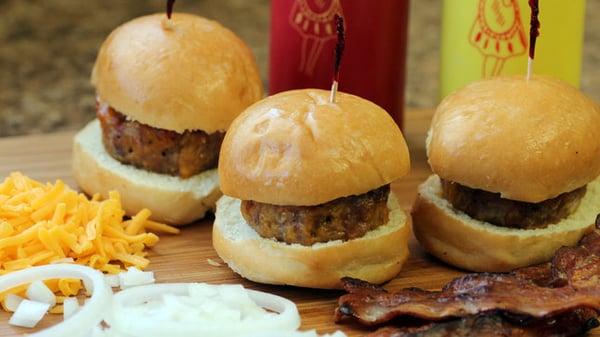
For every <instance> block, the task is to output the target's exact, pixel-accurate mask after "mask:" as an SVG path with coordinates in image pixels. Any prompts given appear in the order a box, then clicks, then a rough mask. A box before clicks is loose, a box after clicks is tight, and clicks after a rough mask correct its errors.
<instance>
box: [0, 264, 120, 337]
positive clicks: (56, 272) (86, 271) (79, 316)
mask: <svg viewBox="0 0 600 337" xmlns="http://www.w3.org/2000/svg"><path fill="white" fill-rule="evenodd" d="M59 278H75V279H82V280H84V281H87V282H88V284H90V285H91V284H93V288H94V292H93V293H92V297H91V300H90V301H89V302H88V304H87V305H85V306H83V307H82V308H81V309H80V310H78V311H77V312H76V313H75V314H74V315H73V316H71V317H70V318H69V319H67V320H65V321H64V322H62V323H59V324H57V325H54V326H52V327H50V328H48V329H45V330H42V331H39V332H36V333H32V334H29V335H28V337H64V336H69V337H81V336H87V335H88V333H89V332H90V331H91V330H92V328H93V327H95V326H98V324H99V323H100V322H101V321H102V320H103V319H104V317H105V315H106V312H107V311H108V310H107V309H108V308H109V306H110V304H111V303H112V291H111V289H110V288H109V287H108V285H107V284H106V282H105V281H104V275H102V273H101V272H99V271H97V270H95V269H92V268H90V267H85V266H80V265H74V264H51V265H46V266H39V267H31V268H27V269H23V270H19V271H15V272H11V273H9V274H6V275H3V276H0V292H1V291H4V290H7V289H11V288H14V287H16V286H19V285H21V284H27V283H32V282H35V281H38V280H48V279H59ZM24 302H25V301H23V302H21V304H20V305H19V308H20V307H21V306H22V305H23V303H24ZM17 311H18V309H17ZM13 316H14V315H13Z"/></svg>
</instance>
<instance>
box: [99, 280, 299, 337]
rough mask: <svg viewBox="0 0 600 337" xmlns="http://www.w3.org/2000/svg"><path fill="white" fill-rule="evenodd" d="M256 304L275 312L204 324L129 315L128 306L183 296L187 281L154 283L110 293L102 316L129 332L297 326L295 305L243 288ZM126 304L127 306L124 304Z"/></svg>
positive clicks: (237, 332) (224, 332)
mask: <svg viewBox="0 0 600 337" xmlns="http://www.w3.org/2000/svg"><path fill="white" fill-rule="evenodd" d="M246 291H247V292H248V295H249V296H250V298H251V299H252V301H254V302H255V303H256V304H257V305H258V306H260V307H262V308H264V309H268V310H270V311H272V312H276V313H278V314H277V315H272V316H270V319H263V320H249V321H243V322H236V323H235V324H233V323H232V324H223V323H222V322H215V324H206V322H198V323H191V322H173V321H170V320H169V319H168V318H165V320H160V321H158V320H148V319H144V318H143V317H135V318H133V317H131V314H130V311H131V310H128V309H131V307H132V306H135V305H141V304H144V303H146V302H149V301H153V300H158V299H160V298H161V297H162V296H164V295H166V294H170V295H179V296H187V295H188V294H189V284H185V283H180V284H177V283H172V284H154V285H147V286H139V287H135V288H130V289H127V290H123V291H121V292H119V293H117V294H115V296H114V301H113V309H112V310H111V311H110V315H109V316H108V317H107V318H106V321H107V323H108V324H109V325H110V326H111V327H112V328H111V330H112V329H114V331H117V332H126V333H127V335H131V336H145V337H154V336H157V337H158V336H211V337H220V336H227V337H232V336H245V335H246V334H250V333H255V332H256V333H258V332H261V331H293V330H296V329H298V327H299V326H300V315H299V314H298V309H297V308H296V305H295V304H294V303H293V302H292V301H290V300H288V299H285V298H283V297H280V296H276V295H273V294H268V293H264V292H260V291H255V290H246ZM128 307H129V308H128Z"/></svg>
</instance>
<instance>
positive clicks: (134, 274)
mask: <svg viewBox="0 0 600 337" xmlns="http://www.w3.org/2000/svg"><path fill="white" fill-rule="evenodd" d="M154 281H155V279H154V273H153V272H151V271H141V270H139V269H137V268H135V267H129V268H128V269H127V271H126V272H123V273H120V274H119V286H120V287H121V289H126V288H130V287H137V286H143V285H147V284H152V283H154Z"/></svg>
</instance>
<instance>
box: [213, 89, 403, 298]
mask: <svg viewBox="0 0 600 337" xmlns="http://www.w3.org/2000/svg"><path fill="white" fill-rule="evenodd" d="M329 94H330V92H329V91H324V90H317V89H307V90H295V91H288V92H283V93H280V94H277V95H274V96H271V97H268V98H266V99H264V100H262V101H260V102H258V103H256V104H254V105H252V106H250V107H249V108H248V109H247V110H246V111H245V112H244V113H243V114H242V115H240V117H238V118H237V119H236V120H235V121H234V122H233V124H232V125H231V127H230V129H229V131H228V132H227V134H226V135H225V140H224V141H223V146H222V148H221V154H220V158H219V177H220V179H221V188H222V190H223V193H224V194H225V196H223V197H222V198H221V199H220V200H219V201H218V203H217V211H216V215H215V224H214V227H213V245H214V248H215V249H216V251H217V253H218V254H219V256H220V257H221V258H222V259H223V260H224V261H225V262H226V263H227V264H228V265H229V266H230V267H231V268H232V269H233V270H234V271H235V272H237V273H238V274H240V275H242V276H243V277H245V278H247V279H250V280H253V281H256V282H260V283H270V284H286V285H294V286H302V287H312V288H338V287H340V286H341V282H340V279H341V278H342V277H344V276H350V277H355V278H360V279H362V280H366V281H369V282H372V283H382V282H385V281H387V280H389V279H391V278H393V277H394V276H395V275H396V274H397V273H398V272H399V271H400V268H401V267H402V264H403V263H404V261H405V260H406V258H407V256H408V248H407V240H408V236H409V232H410V229H409V228H410V217H409V216H408V215H407V214H405V213H404V212H403V210H402V209H401V208H400V205H399V203H398V199H397V198H396V196H395V195H394V193H393V191H392V190H391V189H390V183H391V182H392V181H394V180H396V179H398V178H401V177H402V176H404V175H406V174H407V173H408V171H409V166H410V161H409V155H408V149H407V147H406V143H405V141H404V138H403V136H402V133H401V132H400V129H399V128H398V126H396V124H395V123H394V121H393V120H392V118H391V117H390V116H389V115H388V114H387V113H386V112H385V111H384V110H383V109H382V108H380V107H379V106H377V105H375V104H373V103H371V102H369V101H367V100H364V99H362V98H360V97H357V96H353V95H349V94H345V93H341V92H338V93H337V98H336V102H335V103H330V102H329Z"/></svg>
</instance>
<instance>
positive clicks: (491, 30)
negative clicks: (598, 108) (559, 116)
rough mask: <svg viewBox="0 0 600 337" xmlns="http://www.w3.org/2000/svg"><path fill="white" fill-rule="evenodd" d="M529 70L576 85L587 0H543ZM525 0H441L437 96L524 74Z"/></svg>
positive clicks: (526, 41)
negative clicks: (490, 79) (487, 80)
mask: <svg viewBox="0 0 600 337" xmlns="http://www.w3.org/2000/svg"><path fill="white" fill-rule="evenodd" d="M539 5H540V14H539V19H540V22H541V27H540V36H539V37H538V39H537V43H536V49H535V60H534V68H533V72H534V73H535V74H548V75H552V76H555V77H558V78H561V79H563V80H565V81H567V82H569V83H571V84H572V85H574V86H576V87H579V80H580V76H581V52H582V47H583V27H584V15H585V0H569V1H565V0H541V1H540V2H539ZM530 14H531V11H530V9H529V5H528V1H527V0H444V3H443V11H442V32H441V36H442V47H441V63H440V97H441V98H443V97H445V96H446V95H448V94H449V93H451V92H452V91H454V90H456V89H458V88H460V87H462V86H464V85H465V84H467V83H469V82H472V81H474V80H477V79H480V78H486V77H491V76H497V75H510V74H523V75H525V74H526V72H527V58H528V50H529V20H530Z"/></svg>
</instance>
